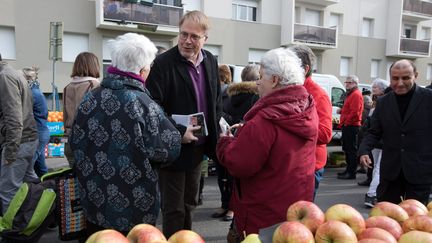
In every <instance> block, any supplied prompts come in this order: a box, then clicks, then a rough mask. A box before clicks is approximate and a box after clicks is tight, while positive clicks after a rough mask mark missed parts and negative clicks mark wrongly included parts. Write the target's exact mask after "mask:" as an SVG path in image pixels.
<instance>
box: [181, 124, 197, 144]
mask: <svg viewBox="0 0 432 243" xmlns="http://www.w3.org/2000/svg"><path fill="white" fill-rule="evenodd" d="M200 128H201V126H196V127H187V128H186V132H185V133H184V134H183V137H182V143H191V142H192V141H198V138H197V137H195V135H194V134H193V133H194V132H195V131H198V130H199V129H200Z"/></svg>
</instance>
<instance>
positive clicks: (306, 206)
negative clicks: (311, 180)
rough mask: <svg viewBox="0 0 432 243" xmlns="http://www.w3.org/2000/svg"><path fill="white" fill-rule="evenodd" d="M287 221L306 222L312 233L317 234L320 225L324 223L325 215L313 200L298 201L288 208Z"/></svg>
mask: <svg viewBox="0 0 432 243" xmlns="http://www.w3.org/2000/svg"><path fill="white" fill-rule="evenodd" d="M287 221H298V222H300V223H302V224H304V225H305V226H306V227H307V228H308V229H309V230H310V231H311V232H312V234H315V231H316V230H317V229H318V226H320V225H321V224H323V223H324V221H325V216H324V213H323V211H321V209H320V208H319V207H318V206H317V205H315V204H314V203H313V202H309V201H298V202H296V203H294V204H291V206H290V207H289V208H288V210H287Z"/></svg>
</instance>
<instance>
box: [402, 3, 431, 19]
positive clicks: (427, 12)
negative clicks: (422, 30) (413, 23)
mask: <svg viewBox="0 0 432 243" xmlns="http://www.w3.org/2000/svg"><path fill="white" fill-rule="evenodd" d="M403 10H404V11H407V12H411V13H414V14H419V15H424V16H427V17H431V18H432V3H431V2H425V1H421V0H404V2H403Z"/></svg>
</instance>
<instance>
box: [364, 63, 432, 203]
mask: <svg viewBox="0 0 432 243" xmlns="http://www.w3.org/2000/svg"><path fill="white" fill-rule="evenodd" d="M390 77H391V78H390V87H391V88H392V90H393V91H391V92H389V93H388V94H386V95H384V96H382V97H381V98H379V99H378V101H377V104H376V108H375V111H374V112H373V114H372V117H371V119H370V128H369V130H368V133H367V135H366V136H365V138H364V139H363V141H362V143H361V145H360V149H359V156H360V162H361V163H362V164H363V165H366V166H368V167H370V165H371V163H372V161H371V159H370V157H369V152H370V151H371V150H372V149H373V148H374V145H375V144H377V143H378V142H379V141H380V140H381V139H382V144H383V148H382V158H381V166H380V180H379V185H378V188H377V200H378V202H381V201H388V202H392V203H400V202H401V200H405V199H416V200H418V201H420V202H422V203H423V204H427V203H428V201H429V195H430V193H431V185H432V146H430V138H431V137H432V107H431V106H432V91H431V90H430V89H425V88H422V87H420V86H419V85H417V84H416V83H415V82H416V80H417V77H418V73H417V68H416V66H415V65H414V63H413V62H412V61H410V60H406V59H402V60H399V61H396V62H394V63H393V64H392V65H391V66H390Z"/></svg>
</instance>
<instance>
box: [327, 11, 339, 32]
mask: <svg viewBox="0 0 432 243" xmlns="http://www.w3.org/2000/svg"><path fill="white" fill-rule="evenodd" d="M329 26H330V27H337V28H338V29H339V30H341V28H342V14H338V13H330V24H329Z"/></svg>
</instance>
